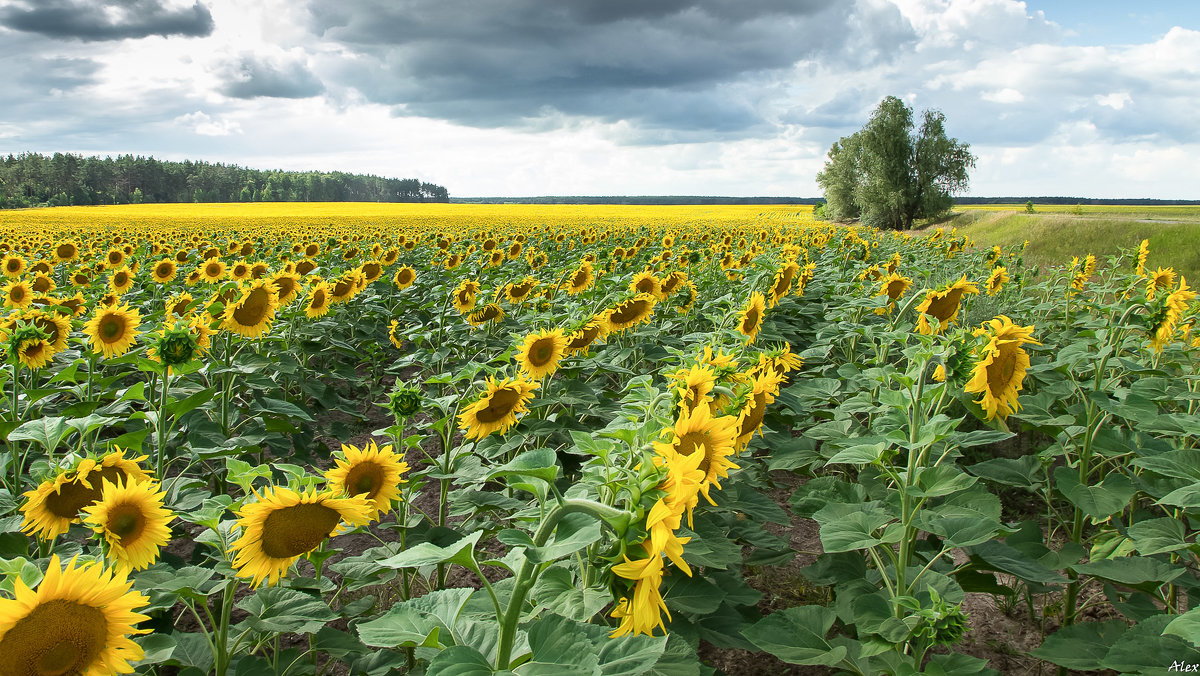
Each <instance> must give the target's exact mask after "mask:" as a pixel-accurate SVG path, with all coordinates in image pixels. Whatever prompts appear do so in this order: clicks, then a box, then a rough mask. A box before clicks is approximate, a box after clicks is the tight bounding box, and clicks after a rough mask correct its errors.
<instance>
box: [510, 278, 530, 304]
mask: <svg viewBox="0 0 1200 676" xmlns="http://www.w3.org/2000/svg"><path fill="white" fill-rule="evenodd" d="M537 285H538V280H536V279H534V278H533V277H525V279H522V280H521V281H520V282H517V283H516V284H509V285H508V286H506V287H504V296H505V297H506V298H508V302H510V303H521V302H524V301H525V300H526V299H527V298H529V295H530V294H531V293H533V290H534V288H535V287H537Z"/></svg>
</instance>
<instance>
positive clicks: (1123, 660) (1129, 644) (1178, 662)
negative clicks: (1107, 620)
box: [1101, 614, 1200, 674]
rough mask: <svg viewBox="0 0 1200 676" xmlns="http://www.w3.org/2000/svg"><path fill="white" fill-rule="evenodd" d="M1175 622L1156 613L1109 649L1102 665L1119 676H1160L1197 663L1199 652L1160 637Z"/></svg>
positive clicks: (1172, 637)
mask: <svg viewBox="0 0 1200 676" xmlns="http://www.w3.org/2000/svg"><path fill="white" fill-rule="evenodd" d="M1175 619H1176V616H1172V615H1164V614H1159V615H1153V616H1151V617H1148V618H1146V619H1144V620H1142V621H1141V622H1139V623H1138V624H1137V625H1136V626H1134V627H1133V628H1131V629H1129V630H1128V631H1126V632H1125V634H1124V635H1123V636H1121V638H1119V639H1118V640H1117V642H1116V643H1114V644H1113V646H1112V647H1111V648H1109V650H1108V654H1107V655H1105V656H1104V660H1103V661H1102V662H1101V666H1102V667H1103V668H1105V669H1113V670H1115V671H1117V672H1118V673H1121V674H1163V673H1169V672H1171V671H1180V672H1181V671H1183V670H1184V669H1185V668H1187V665H1189V664H1200V650H1197V649H1196V648H1195V647H1193V646H1192V645H1190V644H1188V643H1187V642H1186V641H1184V640H1183V639H1182V638H1180V637H1178V636H1176V635H1174V634H1166V635H1164V634H1163V632H1164V631H1165V630H1166V628H1167V626H1169V625H1170V623H1171V622H1173V621H1174V620H1175Z"/></svg>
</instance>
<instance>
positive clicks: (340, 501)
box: [232, 486, 373, 587]
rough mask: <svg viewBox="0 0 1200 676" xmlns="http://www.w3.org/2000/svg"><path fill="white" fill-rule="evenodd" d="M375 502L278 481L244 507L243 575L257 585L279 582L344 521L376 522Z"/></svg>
mask: <svg viewBox="0 0 1200 676" xmlns="http://www.w3.org/2000/svg"><path fill="white" fill-rule="evenodd" d="M372 509H373V507H372V505H371V503H369V502H368V501H367V500H366V499H364V498H362V497H351V498H339V497H337V494H336V493H334V492H333V491H324V492H321V493H317V492H316V490H315V489H310V490H309V491H307V492H305V493H297V492H295V491H292V490H289V489H287V488H284V487H281V486H277V487H272V488H269V489H267V491H265V492H264V493H263V495H262V496H261V497H259V499H258V501H256V502H252V503H250V504H247V505H246V506H244V507H242V509H241V510H240V511H239V512H238V516H239V517H240V518H239V519H238V523H237V528H238V529H239V530H240V531H241V533H242V535H241V537H240V538H238V539H237V541H236V542H234V543H233V548H232V549H233V551H234V552H235V555H234V559H233V567H234V568H236V569H237V575H238V577H242V578H249V579H250V585H251V586H252V587H257V586H258V585H260V584H262V582H263V581H266V583H267V584H268V585H273V584H275V583H276V582H278V581H279V580H280V578H282V577H283V576H284V575H286V574H287V571H288V568H290V567H291V565H292V564H293V563H295V562H296V561H297V560H298V559H299V558H300V557H301V556H303V555H305V554H307V553H309V552H311V551H312V550H314V549H316V548H317V547H318V546H320V545H321V543H322V542H324V541H325V539H326V538H328V537H329V536H330V535H332V534H333V532H334V531H335V530H337V528H338V525H339V524H341V523H342V522H345V523H346V524H348V525H350V526H362V525H365V524H367V523H369V522H370V520H371V513H372Z"/></svg>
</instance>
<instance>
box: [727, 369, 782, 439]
mask: <svg viewBox="0 0 1200 676" xmlns="http://www.w3.org/2000/svg"><path fill="white" fill-rule="evenodd" d="M781 383H782V378H781V377H780V376H779V374H777V373H775V371H774V370H769V371H767V370H764V371H761V372H758V373H757V374H755V375H754V376H753V380H752V381H751V383H750V391H749V392H748V393H746V403H745V404H744V405H743V406H742V409H741V411H739V412H738V418H737V440H736V442H735V444H734V445H735V447H736V448H739V449H742V448H745V447H746V446H747V445H748V444H749V443H750V439H751V438H752V437H753V436H754V433H755V432H757V431H759V429H760V428H761V427H762V422H763V417H764V416H765V415H766V413H767V405H768V404H770V403H771V402H773V401H775V395H777V394H779V386H780V384H781Z"/></svg>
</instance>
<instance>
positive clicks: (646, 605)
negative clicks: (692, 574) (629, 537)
mask: <svg viewBox="0 0 1200 676" xmlns="http://www.w3.org/2000/svg"><path fill="white" fill-rule="evenodd" d="M643 546H644V547H645V546H646V543H643ZM646 553H647V554H648V556H647V557H646V558H644V559H636V560H633V561H630V560H629V557H628V556H626V557H625V563H621V564H617V565H615V566H613V567H612V572H613V573H616V574H617V575H619V576H621V577H623V578H625V579H627V580H633V581H634V582H635V584H634V588H633V598H631V599H630V598H624V597H622V598H621V600H620V601H618V602H617V605H616V607H615V608H613V611H612V613H611V616H612V617H616V618H620V620H621V623H620V624H619V625H618V626H617V629H616V630H615V631H613V632H612V634H610V636H611V637H613V638H616V637H619V636H624V635H625V634H629V633H632V634H634V635H637V634H646V635H647V636H649V635H651V634H653V633H654V629H655V628H656V627H662V628H663V631H666V627H665V626H664V625H663V621H662V615H661V613H666V614H667V619H668V620H670V619H671V613H670V611H669V610H667V604H666V603H665V602H664V601H663V597H662V593H661V592H660V591H659V587H661V586H662V578H663V562H662V556H660V555H658V554H654V553H651V552H650V551H649V548H648V547H647V552H646ZM660 611H661V612H660Z"/></svg>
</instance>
